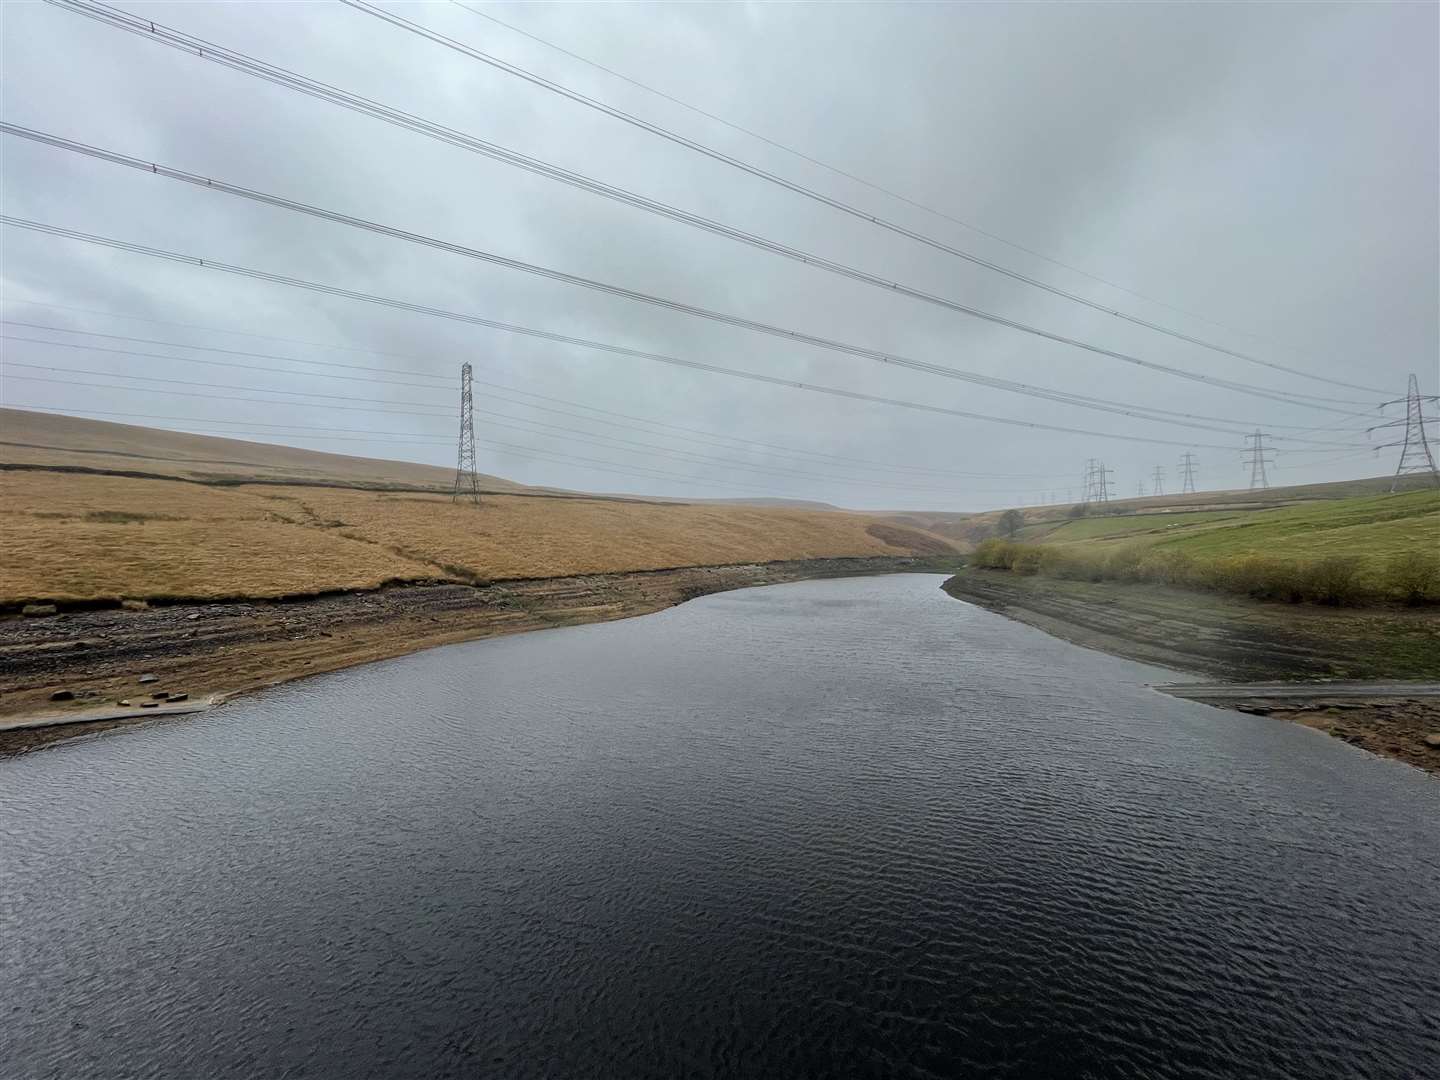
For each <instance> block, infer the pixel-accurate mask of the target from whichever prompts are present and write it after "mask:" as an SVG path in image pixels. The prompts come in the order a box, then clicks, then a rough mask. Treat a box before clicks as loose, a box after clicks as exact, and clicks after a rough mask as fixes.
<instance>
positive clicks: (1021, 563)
mask: <svg viewBox="0 0 1440 1080" xmlns="http://www.w3.org/2000/svg"><path fill="white" fill-rule="evenodd" d="M1015 546H1016V547H1017V548H1018V550H1017V551H1016V552H1015V553H1014V556H1013V558H1012V559H1011V562H1010V569H1011V570H1013V571H1015V573H1017V574H1038V573H1039V572H1040V559H1041V556H1042V554H1043V552H1042V551H1041V550H1040V548H1038V547H1036V546H1034V545H1033V544H1017V545H1015Z"/></svg>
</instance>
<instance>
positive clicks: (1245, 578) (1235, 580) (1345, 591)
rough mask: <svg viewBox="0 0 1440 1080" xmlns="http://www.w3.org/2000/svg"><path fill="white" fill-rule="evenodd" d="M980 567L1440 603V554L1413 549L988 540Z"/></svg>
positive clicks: (1254, 592)
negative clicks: (1196, 550)
mask: <svg viewBox="0 0 1440 1080" xmlns="http://www.w3.org/2000/svg"><path fill="white" fill-rule="evenodd" d="M971 561H972V563H973V564H974V565H976V566H980V567H985V568H989V569H1001V570H1009V571H1012V572H1013V573H1016V574H1023V575H1031V574H1041V575H1044V576H1047V577H1053V578H1059V579H1064V580H1071V581H1118V582H1151V583H1154V584H1159V585H1169V586H1172V587H1177V588H1185V589H1201V590H1205V591H1209V592H1219V593H1231V594H1236V595H1241V596H1250V597H1255V598H1257V599H1264V600H1283V601H1288V602H1290V603H1301V602H1309V603H1317V604H1329V605H1336V606H1338V605H1358V604H1366V603H1376V602H1385V601H1399V602H1403V603H1406V604H1409V605H1418V604H1425V603H1437V602H1440V555H1437V554H1435V553H1434V552H1433V551H1421V550H1414V551H1407V552H1401V553H1398V554H1392V555H1388V556H1386V557H1383V558H1381V559H1367V558H1365V557H1363V556H1361V555H1325V556H1321V557H1318V558H1295V557H1286V556H1266V555H1213V556H1207V555H1194V554H1191V553H1189V552H1187V551H1184V550H1177V549H1175V548H1170V547H1164V546H1159V545H1156V546H1141V545H1129V546H1125V547H1120V548H1117V549H1111V550H1104V549H1094V548H1082V547H1077V546H1062V545H1049V544H1033V543H1017V542H1014V541H1007V540H998V539H994V540H986V541H984V542H982V543H981V544H980V545H979V546H978V547H977V548H976V549H975V553H974V554H973V555H972V556H971Z"/></svg>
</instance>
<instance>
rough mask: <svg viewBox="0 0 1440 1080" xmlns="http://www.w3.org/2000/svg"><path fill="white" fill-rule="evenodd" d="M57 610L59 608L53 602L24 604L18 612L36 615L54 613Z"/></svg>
mask: <svg viewBox="0 0 1440 1080" xmlns="http://www.w3.org/2000/svg"><path fill="white" fill-rule="evenodd" d="M59 610H60V609H59V608H57V607H56V606H55V605H54V604H26V605H25V606H24V607H23V608H21V609H20V614H21V615H29V616H32V617H34V616H38V615H54V614H55V613H56V612H57V611H59Z"/></svg>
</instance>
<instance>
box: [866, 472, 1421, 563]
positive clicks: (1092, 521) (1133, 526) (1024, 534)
mask: <svg viewBox="0 0 1440 1080" xmlns="http://www.w3.org/2000/svg"><path fill="white" fill-rule="evenodd" d="M1391 480H1392V478H1391V477H1390V476H1374V477H1368V478H1365V479H1361V480H1340V481H1335V482H1333V483H1326V484H1297V485H1294V486H1291V487H1272V488H1265V489H1263V490H1256V491H1200V492H1195V493H1192V494H1188V495H1158V496H1155V495H1152V496H1148V497H1145V498H1136V499H1115V500H1112V501H1110V502H1108V503H1104V504H1098V505H1093V506H1089V507H1086V508H1085V511H1086V512H1085V514H1084V515H1083V517H1082V518H1081V519H1080V521H1083V522H1084V524H1083V526H1082V525H1080V523H1079V522H1077V521H1076V520H1075V519H1074V518H1073V517H1072V514H1073V513H1074V511H1075V506H1074V504H1071V503H1063V504H1056V505H1053V506H1034V507H1025V508H1024V509H1022V510H1020V513H1021V514H1022V515H1024V519H1025V524H1024V526H1023V527H1022V529H1021V530H1020V531H1019V532H1018V533H1017V534H1016V536H1015V539H1017V540H1021V541H1031V540H1041V539H1043V538H1046V537H1049V536H1051V535H1052V534H1054V535H1055V536H1056V537H1057V538H1060V530H1062V529H1063V530H1064V537H1063V538H1064V539H1066V540H1074V539H1088V538H1093V537H1102V536H1106V537H1110V536H1118V535H1120V534H1123V533H1127V532H1140V533H1143V532H1146V531H1149V530H1153V529H1157V528H1166V527H1169V526H1171V525H1173V524H1174V523H1176V522H1190V523H1198V522H1200V521H1202V520H1211V521H1219V520H1226V521H1232V522H1237V523H1238V522H1239V521H1241V520H1242V519H1243V517H1244V515H1247V514H1252V513H1258V512H1261V511H1266V510H1278V509H1281V508H1285V507H1296V506H1303V505H1307V504H1311V505H1313V504H1325V503H1332V502H1335V501H1337V500H1348V499H1356V498H1360V497H1363V496H1377V497H1383V496H1385V495H1388V494H1389V492H1390V484H1391ZM1426 490H1431V491H1433V490H1434V488H1433V487H1427V485H1426V484H1425V483H1424V481H1423V478H1420V477H1415V478H1413V479H1411V480H1410V481H1408V484H1407V487H1406V488H1405V489H1404V490H1402V491H1401V492H1400V494H1405V493H1406V492H1408V491H1415V492H1424V491H1426ZM1007 512H1008V511H1006V510H1003V509H1002V510H986V511H983V512H981V513H975V514H958V513H948V512H933V511H924V510H906V511H903V512H899V513H892V514H888V515H886V520H887V521H893V522H895V523H896V524H904V525H907V526H909V527H911V528H917V529H923V530H925V531H927V532H932V533H934V534H936V535H937V536H944V537H946V538H947V539H949V540H951V541H952V542H954V543H955V544H957V545H958V546H959V547H961V549H962V550H970V549H972V548H973V547H974V546H975V545H976V544H978V543H979V542H980V541H982V540H986V539H989V538H990V537H992V536H995V535H997V533H996V529H997V526H998V525H999V522H1000V518H1001V516H1002V515H1004V514H1005V513H1007ZM1175 515H1181V516H1178V517H1177V516H1175Z"/></svg>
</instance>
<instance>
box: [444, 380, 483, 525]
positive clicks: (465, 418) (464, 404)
mask: <svg viewBox="0 0 1440 1080" xmlns="http://www.w3.org/2000/svg"><path fill="white" fill-rule="evenodd" d="M470 379H471V369H470V365H469V363H468V362H467V363H464V364H461V365H460V451H459V454H458V455H457V456H456V460H455V490H454V491H453V492H452V493H451V495H450V501H451V502H458V501H459V500H460V499H470V500H471V501H473V502H474V503H475V505H476V506H479V505H480V478H479V477H478V476H476V475H475V407H474V404H473V402H472V399H471V393H470Z"/></svg>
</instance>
